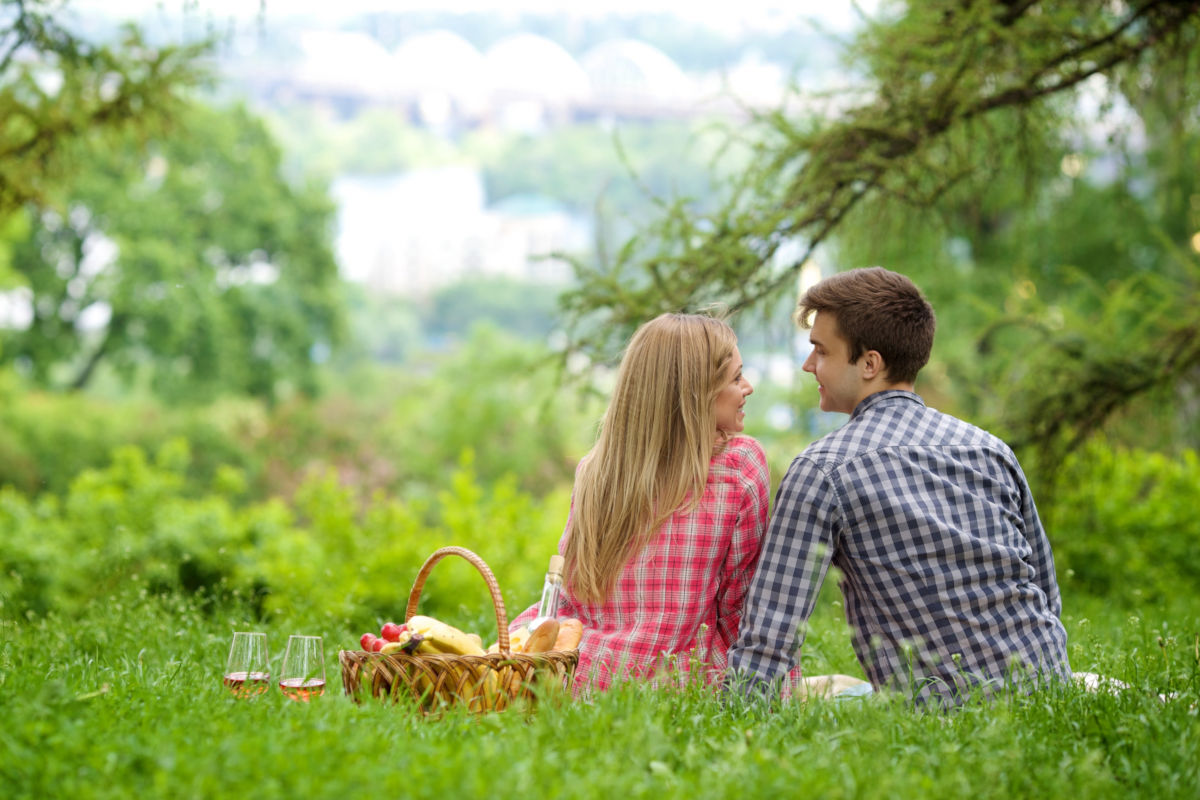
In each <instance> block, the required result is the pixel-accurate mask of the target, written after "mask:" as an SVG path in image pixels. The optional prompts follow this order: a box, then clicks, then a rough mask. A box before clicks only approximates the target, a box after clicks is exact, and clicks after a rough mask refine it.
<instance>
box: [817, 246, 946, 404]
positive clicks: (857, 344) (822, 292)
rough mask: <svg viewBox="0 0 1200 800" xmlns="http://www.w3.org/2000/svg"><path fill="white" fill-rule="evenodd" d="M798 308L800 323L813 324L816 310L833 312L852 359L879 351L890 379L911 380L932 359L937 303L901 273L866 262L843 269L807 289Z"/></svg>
mask: <svg viewBox="0 0 1200 800" xmlns="http://www.w3.org/2000/svg"><path fill="white" fill-rule="evenodd" d="M796 309H797V310H796V323H797V324H798V325H799V326H800V327H802V328H808V327H810V326H811V325H812V319H813V314H814V312H822V313H825V314H828V315H830V316H832V317H833V318H834V320H835V321H836V322H837V330H838V332H839V333H840V334H841V335H842V337H843V338H844V339H845V340H846V341H847V342H848V343H849V345H850V363H851V364H853V363H855V362H856V361H858V359H859V358H860V357H861V356H862V355H863V354H864V353H866V352H867V351H868V350H875V351H877V352H878V353H879V355H881V356H883V361H884V363H885V364H886V365H887V379H888V380H889V381H890V382H892V383H912V382H913V381H915V380H916V379H917V373H918V372H920V371H921V367H923V366H925V364H926V362H928V361H929V352H930V350H932V349H933V332H934V328H935V327H936V320H935V319H934V315H933V306H931V305H929V301H928V300H926V299H925V297H924V296H923V295H922V294H921V290H920V289H918V288H917V287H916V286H915V285H913V282H912V281H910V280H909V279H908V278H906V277H905V276H903V275H901V274H899V273H897V272H892V271H891V270H886V269H884V268H883V267H865V268H863V269H852V270H849V271H848V272H842V273H839V274H837V275H834V276H833V277H830V278H826V279H825V280H823V281H821V282H820V283H818V284H817V285H815V286H813V287H812V288H810V289H809V290H808V291H807V292H805V293H804V296H803V297H801V298H800V301H799V302H798V303H797V304H796Z"/></svg>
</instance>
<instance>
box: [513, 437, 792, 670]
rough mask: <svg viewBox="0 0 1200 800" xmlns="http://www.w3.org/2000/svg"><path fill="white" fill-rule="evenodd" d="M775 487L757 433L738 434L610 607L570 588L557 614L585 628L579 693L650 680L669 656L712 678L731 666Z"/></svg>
mask: <svg viewBox="0 0 1200 800" xmlns="http://www.w3.org/2000/svg"><path fill="white" fill-rule="evenodd" d="M769 486H770V479H769V474H768V469H767V462H766V456H765V455H764V453H763V450H762V447H761V446H760V445H759V444H758V442H756V441H755V440H754V439H751V438H750V437H747V436H735V437H732V438H731V439H730V440H729V441H728V442H727V443H726V444H725V446H724V447H722V448H721V449H720V451H719V452H718V453H717V454H716V455H715V456H713V458H712V461H711V462H710V464H709V470H708V480H707V484H706V485H705V489H704V493H703V495H702V496H701V499H700V502H699V504H698V505H697V506H696V507H695V508H694V509H693V510H690V511H688V510H683V511H678V512H676V513H674V514H672V515H671V516H670V517H668V518H667V519H666V521H665V522H664V523H662V524H661V525H660V526H659V527H658V528H657V529H656V530H655V531H654V532H653V533H652V534H651V536H650V538H649V540H648V541H647V543H646V545H645V546H644V547H643V548H642V549H641V550H640V551H638V552H636V553H635V554H634V555H633V556H632V557H631V558H630V559H629V560H628V561H627V562H626V563H625V565H624V566H623V567H622V569H621V571H620V572H619V573H618V575H617V576H616V580H615V582H614V584H613V588H612V590H611V591H610V592H609V593H608V596H607V598H606V599H605V600H604V601H602V602H598V603H597V602H587V601H584V600H581V599H580V598H579V597H578V596H577V595H575V594H574V593H573V592H572V591H571V588H570V583H569V582H568V585H567V587H566V596H565V598H564V604H563V607H562V608H561V610H560V616H564V617H566V616H572V617H578V618H579V619H580V620H581V621H582V622H583V625H584V635H583V640H582V641H581V643H580V658H579V666H578V668H577V670H576V686H577V688H582V687H584V686H589V685H590V686H594V687H597V688H606V687H608V686H609V685H610V684H611V683H612V682H613V680H614V679H615V678H617V677H620V676H626V675H630V676H648V675H650V674H653V673H654V672H655V671H656V670H657V669H658V668H659V667H661V666H663V665H664V664H665V663H666V661H667V660H668V658H669V657H670V656H679V662H680V663H679V666H680V667H682V668H685V669H686V668H688V667H689V663H688V662H689V661H690V660H691V659H693V658H695V659H699V660H700V661H701V662H703V663H704V664H705V666H706V668H709V669H711V670H713V671H714V672H719V671H720V670H723V669H724V667H725V659H726V652H727V651H728V649H729V648H730V647H731V646H732V644H733V643H734V641H735V640H736V638H737V629H738V624H739V622H740V620H741V609H742V601H743V599H744V596H745V593H746V590H747V588H748V586H749V583H750V580H751V578H752V577H753V574H754V567H755V564H756V562H757V560H758V553H759V547H760V542H761V536H762V532H763V530H764V528H765V525H766V518H767V508H768V493H769ZM685 508H686V507H685ZM570 527H571V526H570V521H568V524H567V533H564V535H563V540H562V541H561V542H560V544H559V551H560V552H566V548H567V541H568V539H569V536H570ZM529 616H531V614H530V612H529V611H527V612H525V613H524V614H522V615H521V616H520V617H519V618H518V620H517V621H518V622H525V621H527V617H529Z"/></svg>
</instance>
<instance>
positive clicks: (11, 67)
mask: <svg viewBox="0 0 1200 800" xmlns="http://www.w3.org/2000/svg"><path fill="white" fill-rule="evenodd" d="M61 5H62V4H61V3H58V2H51V0H0V222H2V221H3V220H5V219H7V218H8V216H9V215H10V214H12V213H13V212H14V211H15V210H17V209H19V208H21V207H22V206H24V205H25V204H26V203H29V202H38V201H40V200H41V199H42V198H43V197H44V196H45V194H46V192H47V190H48V187H50V186H53V185H54V184H55V183H56V182H57V181H59V180H62V179H63V178H65V177H67V176H69V175H70V174H71V172H72V170H73V168H74V162H73V161H72V159H71V153H72V145H73V144H74V143H77V142H79V141H82V140H84V139H88V138H93V137H95V136H97V135H98V134H102V133H107V132H113V133H118V132H136V133H138V134H141V135H143V136H144V135H148V134H150V133H153V132H158V133H163V132H165V131H167V130H169V129H170V128H171V127H172V122H173V119H174V115H175V114H176V113H177V112H178V111H179V110H180V108H181V106H182V104H183V103H184V102H185V97H186V96H187V94H188V93H189V92H190V91H191V90H192V89H193V88H195V87H196V86H199V85H202V84H203V83H204V82H205V81H206V80H207V78H208V72H207V69H206V67H205V66H204V63H203V61H202V56H204V55H205V54H206V53H208V52H209V51H210V49H211V46H212V42H211V41H210V40H204V41H200V42H194V43H190V44H186V45H176V46H165V47H152V46H150V45H149V44H148V43H147V42H146V40H145V38H144V37H143V35H142V33H141V32H140V31H139V30H138V29H137V28H135V27H132V26H130V27H126V28H125V29H124V30H123V33H122V36H121V39H120V41H118V42H116V43H115V44H96V43H92V42H88V41H86V40H84V39H83V38H81V37H80V36H78V35H77V34H75V33H74V32H73V31H71V30H69V29H68V28H67V27H65V26H64V25H62V24H61V23H60V22H59V21H58V20H57V19H56V18H55V14H56V13H60V12H61Z"/></svg>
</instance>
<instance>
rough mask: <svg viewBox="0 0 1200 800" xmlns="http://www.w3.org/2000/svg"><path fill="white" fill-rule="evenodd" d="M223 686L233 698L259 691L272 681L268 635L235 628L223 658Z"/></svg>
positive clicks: (255, 693)
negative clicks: (268, 667) (268, 657)
mask: <svg viewBox="0 0 1200 800" xmlns="http://www.w3.org/2000/svg"><path fill="white" fill-rule="evenodd" d="M224 683H225V687H226V688H227V689H229V691H231V692H233V695H234V697H252V696H254V695H258V694H262V693H263V692H265V691H266V690H267V689H268V688H269V686H270V684H271V675H270V672H269V671H268V670H267V635H266V634H265V633H251V632H247V631H235V632H234V634H233V645H232V646H230V648H229V658H228V659H226V661H225V677H224Z"/></svg>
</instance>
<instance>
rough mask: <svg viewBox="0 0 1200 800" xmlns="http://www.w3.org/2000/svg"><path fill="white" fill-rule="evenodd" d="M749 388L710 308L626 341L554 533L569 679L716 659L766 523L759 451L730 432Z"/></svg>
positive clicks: (734, 626)
mask: <svg viewBox="0 0 1200 800" xmlns="http://www.w3.org/2000/svg"><path fill="white" fill-rule="evenodd" d="M753 391H754V389H753V387H752V386H751V385H750V382H749V381H748V380H747V379H746V377H745V375H744V374H743V373H742V358H741V355H740V353H739V352H738V348H737V338H736V336H735V335H734V332H733V330H732V329H731V328H730V327H729V326H728V325H727V324H726V323H724V322H722V321H720V320H717V319H715V318H712V317H709V316H703V315H692V314H664V315H662V316H660V317H657V318H656V319H654V320H652V321H650V322H648V323H646V324H645V325H643V326H642V327H641V328H639V329H638V331H637V332H636V333H635V334H634V336H633V338H632V339H631V340H630V341H629V344H628V346H627V347H626V350H625V353H624V356H623V357H622V359H621V366H620V369H619V371H618V373H617V382H616V387H615V389H614V391H613V395H612V398H611V400H610V402H609V406H608V409H607V411H606V412H605V414H604V419H603V422H602V423H601V427H600V431H599V435H598V437H597V439H596V444H595V446H594V447H593V448H592V450H591V452H590V453H588V454H587V455H586V456H584V458H583V459H582V460H581V461H580V463H579V466H578V468H577V470H576V476H575V487H574V492H573V494H572V500H571V513H570V515H569V517H568V519H567V525H566V530H565V531H564V533H563V536H562V539H561V541H560V543H559V552H560V553H562V555H563V556H564V558H565V561H566V571H565V575H566V578H565V597H564V603H563V607H562V609H561V610H560V612H559V616H560V617H578V618H579V619H580V620H581V621H582V622H583V625H584V635H583V639H582V641H581V643H580V658H579V666H578V668H577V671H576V688H577V690H578V689H583V688H585V687H588V686H591V687H595V688H599V689H603V688H606V687H608V686H609V685H610V684H611V683H612V682H613V681H614V680H619V679H623V678H626V677H642V676H649V675H653V674H655V673H656V672H658V671H659V670H660V669H662V668H663V667H666V666H668V665H670V664H672V663H674V664H676V665H677V667H678V668H680V669H688V668H689V667H690V666H691V665H692V664H693V663H701V664H703V665H704V668H705V670H706V672H707V674H706V675H705V676H704V677H705V679H706V680H708V679H711V678H713V677H719V675H720V673H721V671H722V670H723V669H724V668H725V665H726V652H727V651H728V650H729V648H730V647H731V646H732V645H733V644H734V642H735V641H736V640H737V634H738V625H739V622H740V621H741V616H742V601H743V599H744V598H745V595H746V590H747V587H748V586H749V583H750V580H751V578H752V577H753V574H754V568H755V564H756V562H757V560H758V554H759V549H760V543H761V539H762V536H763V533H764V530H765V528H766V522H767V507H768V492H769V484H770V480H769V475H768V471H767V461H766V457H765V455H764V454H763V450H762V448H761V447H760V446H759V444H758V442H756V441H755V440H754V439H752V438H750V437H748V436H741V435H739V434H740V433H741V431H742V428H743V420H744V419H745V404H746V398H747V397H748V396H749V395H750V393H751V392H753ZM535 611H536V609H529V610H527V611H526V612H525V613H523V614H521V615H520V616H519V617H518V618H517V619H516V620H514V625H516V624H520V623H522V622H526V621H528V620H529V619H530V618H531V617H532V616H533V614H534V613H535Z"/></svg>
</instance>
